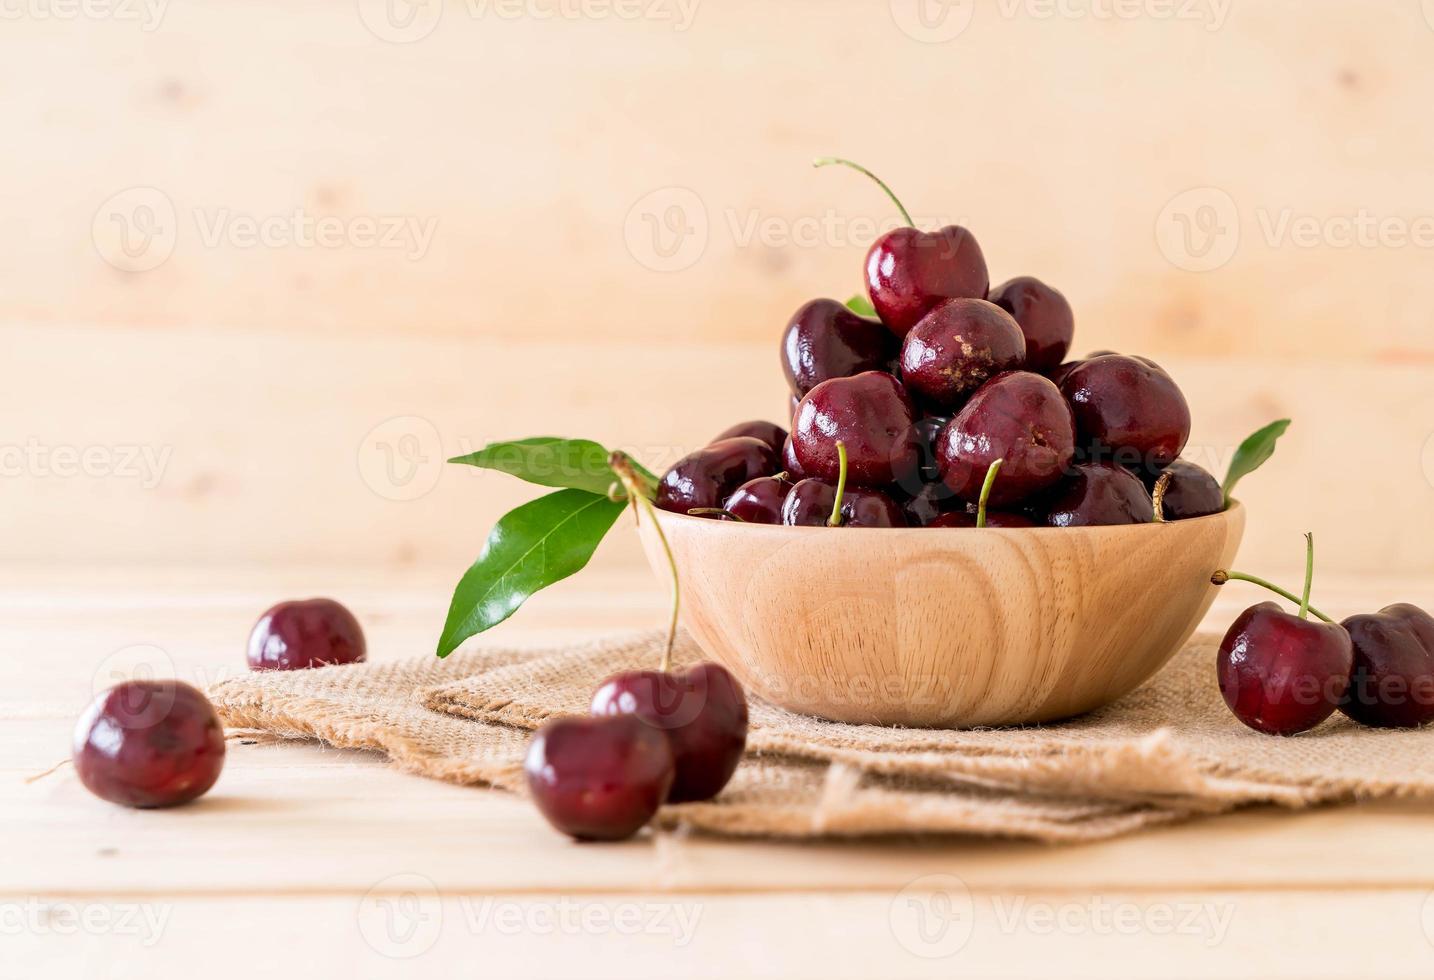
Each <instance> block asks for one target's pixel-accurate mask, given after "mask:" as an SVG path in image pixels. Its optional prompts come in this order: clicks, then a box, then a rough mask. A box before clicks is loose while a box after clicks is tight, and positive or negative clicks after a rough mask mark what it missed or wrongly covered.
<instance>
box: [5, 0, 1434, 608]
mask: <svg viewBox="0 0 1434 980" xmlns="http://www.w3.org/2000/svg"><path fill="white" fill-rule="evenodd" d="M33 6H34V5H30V6H26V7H22V8H17V10H19V12H20V13H19V16H16V17H10V18H8V19H7V21H6V22H5V24H4V25H3V32H0V45H3V48H0V51H3V57H0V120H3V121H4V123H5V133H6V144H7V149H8V151H9V152H6V153H4V154H3V155H0V213H3V215H4V221H5V227H6V231H7V234H5V235H4V236H3V237H0V330H3V334H0V336H3V338H4V340H3V344H4V347H3V352H0V353H3V358H4V360H3V363H4V364H5V365H6V367H7V368H9V371H8V372H7V381H6V385H5V394H4V396H3V397H4V400H5V402H4V403H5V405H6V407H7V409H8V411H6V413H5V419H6V421H7V423H8V424H7V425H6V427H5V432H4V433H3V434H0V453H3V455H0V465H3V474H4V475H5V476H6V477H9V478H8V479H4V480H0V540H3V541H4V550H5V557H6V558H7V559H9V560H12V561H16V562H22V563H35V562H54V563H67V562H74V561H85V562H98V563H104V562H113V563H121V562H127V563H135V562H149V563H156V564H166V563H198V564H206V563H208V564H219V563H231V564H232V563H240V564H242V563H264V564H294V563H304V562H338V563H348V562H353V563H357V564H363V565H369V566H372V567H374V568H376V569H390V570H391V569H393V568H397V567H404V566H410V565H414V564H425V565H427V564H431V565H433V566H435V567H441V568H444V569H449V568H451V569H453V570H454V571H455V572H456V571H457V570H458V569H459V568H461V567H463V566H464V565H465V564H466V563H467V562H468V561H469V560H471V558H472V557H473V555H474V554H475V553H476V551H477V549H478V547H479V545H480V544H481V541H482V539H483V536H484V534H485V533H486V529H487V527H488V526H489V525H490V524H491V522H492V520H493V519H495V518H496V517H497V516H498V515H499V514H500V513H501V512H502V510H503V509H505V508H506V507H508V506H511V505H512V504H514V503H516V502H518V501H519V500H521V499H523V498H524V497H525V496H526V495H527V494H528V491H527V490H526V489H525V488H522V487H521V486H518V485H515V484H513V483H512V482H511V481H507V480H504V479H502V478H499V477H495V476H487V475H481V474H476V473H467V472H460V471H454V472H446V471H445V469H444V467H443V466H442V465H441V464H440V463H439V462H438V460H440V459H441V458H442V456H443V455H445V454H450V453H452V452H455V451H461V450H462V449H463V448H465V447H468V446H470V445H473V444H478V443H481V442H483V441H485V440H487V439H491V438H500V437H508V436H522V435H530V434H537V433H559V434H574V435H587V436H594V437H598V438H603V439H607V440H611V441H613V442H616V443H620V444H623V445H626V446H628V447H629V448H632V449H635V450H636V451H638V452H639V453H641V454H642V455H643V456H644V457H645V458H647V459H649V460H650V461H652V462H654V463H657V464H660V463H661V462H663V461H664V460H669V459H671V458H673V457H675V455H676V454H677V453H678V452H680V451H681V450H683V449H686V448H691V447H693V446H695V445H698V444H700V443H701V442H703V441H705V440H706V439H707V438H708V437H710V435H711V434H713V433H714V432H716V431H717V430H718V429H720V428H722V427H723V426H725V425H726V424H727V423H728V422H730V421H735V420H737V419H740V418H747V417H753V416H769V417H777V416H778V414H779V413H780V412H781V411H782V405H783V391H782V385H781V380H780V377H779V375H778V372H777V365H776V356H775V345H776V337H777V333H778V331H779V330H780V328H781V326H782V324H783V323H784V321H785V318H786V316H787V315H788V314H789V313H790V312H791V310H792V309H794V308H795V307H796V306H797V305H799V304H800V303H801V302H802V301H803V300H805V299H807V298H809V297H811V296H814V295H835V296H844V295H846V294H848V293H850V292H852V291H854V290H855V289H856V288H857V285H858V283H859V279H860V266H861V258H862V256H863V254H864V251H865V247H866V246H867V244H868V243H869V242H870V240H871V238H872V237H873V235H874V234H875V233H876V230H877V229H878V228H880V227H883V224H882V223H884V222H887V223H889V222H890V221H891V220H892V218H893V215H892V212H891V208H890V207H889V205H888V204H887V203H886V202H885V200H884V199H883V198H882V197H881V195H880V194H879V192H878V191H877V190H876V188H874V187H872V186H870V185H868V184H866V183H865V182H864V181H863V180H861V179H860V178H859V177H857V176H856V175H854V174H850V173H846V172H839V171H832V170H828V171H813V170H811V169H810V168H809V166H808V161H809V160H810V159H811V158H812V157H813V156H816V155H819V154H824V153H831V152H839V153H843V154H846V155H849V156H852V157H854V158H856V159H859V160H862V161H864V162H866V163H867V164H869V165H870V166H872V167H873V168H876V169H877V170H878V171H879V172H881V173H882V174H883V175H884V176H885V177H886V178H887V179H888V180H889V181H890V182H891V183H892V184H893V185H894V186H895V187H896V188H897V189H898V190H899V191H900V193H901V194H902V195H903V196H904V197H905V199H906V202H907V203H908V205H909V206H910V207H911V209H912V210H913V212H914V213H916V214H917V215H918V216H919V217H920V218H922V219H923V220H924V221H927V222H930V223H935V222H937V221H948V220H960V221H963V222H966V223H969V224H970V226H971V227H972V228H973V229H975V230H976V232H977V233H978V235H979V237H980V239H981V241H982V243H983V245H984V247H985V250H986V252H987V255H988V258H989V259H990V262H991V267H992V271H993V276H995V277H996V278H1003V277H1005V276H1007V275H1014V274H1020V273H1032V274H1036V275H1039V276H1042V277H1044V278H1046V279H1048V280H1049V281H1050V282H1052V283H1054V284H1056V285H1058V286H1059V287H1060V288H1062V289H1063V290H1065V291H1066V293H1067V294H1068V295H1069V296H1070V298H1071V299H1072V301H1073V303H1074V304H1075V306H1076V310H1077V317H1078V331H1079V339H1078V343H1077V346H1078V348H1079V349H1081V350H1085V349H1090V348H1095V347H1115V348H1119V349H1127V350H1132V351H1142V352H1146V353H1149V354H1151V355H1152V356H1155V357H1157V358H1159V359H1161V360H1162V361H1164V362H1166V363H1167V366H1169V367H1170V368H1171V369H1172V370H1173V371H1174V372H1175V373H1176V375H1177V377H1178V379H1179V380H1180V381H1181V383H1182V384H1183V385H1184V387H1185V389H1186V391H1187V393H1188V395H1189V396H1190V400H1191V402H1192V404H1193V406H1194V408H1195V412H1196V417H1197V426H1196V433H1195V440H1194V441H1195V446H1194V450H1195V451H1196V452H1197V453H1198V454H1199V455H1200V458H1203V459H1205V460H1207V461H1209V462H1211V463H1212V464H1215V463H1217V462H1218V465H1223V462H1224V461H1225V460H1227V459H1228V456H1229V453H1230V451H1231V450H1232V448H1233V446H1234V444H1235V443H1236V442H1237V441H1238V439H1239V438H1240V437H1241V436H1243V435H1244V434H1245V433H1247V432H1248V431H1249V430H1250V429H1252V428H1254V427H1255V426H1256V425H1258V424H1260V423H1262V422H1264V421H1266V420H1268V419H1270V418H1273V417H1276V416H1278V415H1282V414H1289V415H1291V416H1292V417H1294V418H1295V420H1296V427H1295V428H1294V429H1293V430H1292V431H1291V434H1290V436H1289V438H1288V440H1287V442H1286V444H1285V445H1283V446H1282V448H1281V452H1280V454H1279V456H1278V458H1277V460H1276V461H1275V463H1274V464H1272V465H1271V467H1270V469H1269V470H1268V471H1266V472H1263V473H1261V474H1260V475H1259V476H1258V477H1255V478H1252V480H1251V481H1250V482H1249V483H1248V484H1247V489H1246V491H1245V493H1244V496H1245V497H1246V499H1247V501H1248V502H1249V504H1250V505H1251V507H1252V525H1251V529H1250V533H1249V537H1248V539H1247V544H1246V548H1245V551H1244V556H1243V564H1245V565H1247V566H1250V567H1252V568H1255V569H1258V570H1266V571H1272V572H1273V571H1276V570H1283V569H1288V568H1293V567H1294V566H1296V565H1297V564H1298V563H1299V558H1300V553H1299V552H1300V541H1299V538H1298V534H1299V532H1301V531H1303V530H1305V529H1307V528H1313V529H1315V530H1317V531H1318V532H1319V533H1320V539H1321V546H1322V554H1323V556H1324V562H1325V564H1324V566H1323V567H1326V568H1329V569H1332V570H1341V571H1345V572H1352V573H1359V572H1370V571H1385V572H1390V573H1400V572H1411V573H1420V572H1428V571H1429V570H1430V567H1431V566H1430V560H1429V558H1428V554H1427V546H1426V542H1427V541H1428V540H1429V532H1430V531H1431V529H1434V517H1431V514H1434V507H1431V504H1434V443H1431V437H1434V384H1431V382H1434V331H1431V329H1430V326H1431V319H1434V276H1430V275H1429V270H1430V268H1431V256H1434V183H1431V177H1430V174H1431V173H1434V132H1431V130H1430V129H1429V127H1428V126H1426V125H1423V123H1424V122H1425V121H1426V119H1427V106H1428V101H1429V97H1430V95H1431V93H1434V10H1431V9H1430V8H1431V7H1434V4H1430V3H1424V4H1421V3H1420V2H1419V0H1365V2H1361V3H1359V4H1351V3H1343V2H1337V0H1314V2H1308V3H1302V4H1299V5H1298V6H1295V5H1290V4H1286V3H1281V2H1274V0H1250V2H1245V3H1241V4H1238V5H1233V6H1226V5H1224V4H1220V3H1215V2H1214V0H1208V2H1195V3H1191V4H1189V5H1181V4H1174V5H1167V4H1163V3H1158V2H1150V3H1145V4H1136V5H1135V6H1134V7H1125V8H1120V9H1122V10H1124V11H1125V13H1122V14H1110V11H1112V10H1115V9H1116V8H1115V7H1112V6H1110V5H1108V4H1098V3H1094V2H1090V3H1086V2H1078V0H1070V2H1067V3H1064V4H1062V5H1061V6H1059V7H1053V6H1051V5H1048V4H1047V3H1044V2H1042V0H1022V2H1019V3H1017V2H1015V0H983V2H975V0H968V2H966V3H958V4H954V5H952V6H951V7H949V8H943V7H942V6H941V5H940V4H934V5H928V7H927V8H925V12H926V14H927V15H929V16H928V17H927V18H926V20H924V21H923V20H921V19H919V18H918V17H917V16H916V15H917V13H918V12H919V11H918V10H917V7H916V4H915V3H914V2H907V0H890V2H887V0H784V2H780V3H775V2H771V0H699V2H697V3H696V4H695V6H690V7H686V8H684V7H682V6H681V5H679V4H677V3H676V2H675V0H673V2H672V3H670V4H655V3H651V2H649V0H643V2H642V3H639V4H636V5H635V6H623V5H621V4H618V5H616V6H610V5H606V4H600V3H597V2H596V0H585V2H574V3H573V4H571V5H570V6H568V7H566V8H560V7H559V6H558V5H557V4H548V3H544V2H542V0H532V2H529V3H524V4H519V5H517V6H512V5H504V4H502V3H484V2H480V0H472V2H470V3H449V4H447V5H446V6H443V7H442V8H441V9H440V8H438V7H434V6H423V7H415V8H413V10H412V11H410V12H412V13H414V16H415V17H416V18H417V19H416V20H415V21H413V23H412V25H410V26H409V27H406V28H405V27H401V26H395V23H393V22H390V21H389V20H387V19H386V17H385V15H384V13H383V10H384V8H382V7H381V6H379V5H370V4H369V3H368V2H367V0H365V2H363V3H359V4H355V3H353V2H343V0H309V2H307V3H302V4H277V3H260V4H258V5H255V4H244V5H239V4H233V3H228V2H223V0H190V2H186V3H184V4H177V3H176V4H162V3H161V4H159V5H158V6H156V7H152V8H145V7H139V6H136V7H124V8H115V9H114V11H113V12H112V13H111V14H110V15H109V16H102V15H86V16H76V17H68V18H67V17H61V16H48V17H42V16H38V15H37V14H36V13H35V12H34V9H32V8H33ZM619 9H621V10H638V11H639V12H640V13H641V14H642V15H643V16H640V17H638V18H637V19H625V18H624V17H622V16H619V15H618V14H617V13H615V12H614V11H617V10H619ZM564 10H569V11H573V10H575V11H577V15H576V16H567V15H565V14H564V13H563V11H564ZM684 10H685V11H686V12H687V13H690V14H691V19H690V23H689V22H687V21H686V20H684V19H683V18H684V17H685V14H684ZM1051 10H1054V11H1055V12H1054V13H1053V14H1051V15H1050V16H1045V14H1046V13H1048V12H1050V11H1051ZM121 11H123V13H121ZM146 11H152V12H153V17H152V18H151V19H146V18H148V17H150V14H148V13H146ZM545 13H548V14H553V15H552V16H542V15H543V14H545ZM937 14H945V15H949V16H948V17H947V19H945V20H942V19H941V18H940V17H937V16H936V15H937ZM958 29H959V30H958ZM425 31H426V33H424V32H425ZM419 33H422V35H423V36H421V37H413V35H415V34H419ZM396 41H406V43H395V42H396ZM296 215H297V217H296ZM320 222H322V232H321V226H320V224H319V223H320ZM392 229H396V230H397V231H396V234H395V235H390V234H389V231H390V230H392ZM146 233H149V234H148V237H146ZM313 236H318V240H311V239H312V237H313ZM326 236H327V237H326ZM654 236H656V237H654ZM389 238H391V239H392V241H388V240H386V239H389ZM335 243H337V244H335ZM390 246H393V247H390ZM126 247H128V249H129V251H128V252H126V251H125V248H126ZM145 453H148V454H149V455H148V457H146V456H145V455H144V454H145ZM637 555H638V552H637V550H636V548H635V547H634V546H632V544H631V543H630V542H628V541H623V542H620V543H617V544H616V545H615V546H614V548H613V551H612V554H611V555H610V556H608V557H607V558H606V559H605V560H607V561H611V562H636V561H638V560H640V559H638V557H637ZM1410 598H1414V599H1416V600H1417V599H1418V598H1419V597H1410Z"/></svg>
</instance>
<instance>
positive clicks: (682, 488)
mask: <svg viewBox="0 0 1434 980" xmlns="http://www.w3.org/2000/svg"><path fill="white" fill-rule="evenodd" d="M776 471H777V453H776V451H775V450H773V449H772V447H771V446H769V445H767V444H766V443H765V442H763V441H762V440H761V439H753V438H751V437H750V436H737V437H735V438H732V439H722V440H720V441H718V442H714V443H712V445H710V446H707V447H706V448H705V449H699V450H697V451H696V452H695V453H688V454H687V455H686V456H684V457H682V458H681V459H679V460H678V461H677V462H676V463H674V464H673V466H672V469H670V470H668V471H667V472H666V473H664V474H663V476H662V482H661V483H660V484H659V485H658V488H657V506H659V507H661V508H662V509H663V510H670V511H673V512H674V513H678V514H685V513H687V512H688V511H689V510H693V509H695V508H699V507H701V508H716V507H721V506H722V502H723V501H724V500H726V499H727V498H728V497H730V496H731V495H732V491H733V490H736V489H737V488H738V487H740V486H741V485H742V484H744V483H746V482H747V481H748V480H754V479H756V478H757V477H759V476H766V475H768V474H770V473H775V472H776Z"/></svg>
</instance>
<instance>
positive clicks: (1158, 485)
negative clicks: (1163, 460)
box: [1150, 470, 1174, 524]
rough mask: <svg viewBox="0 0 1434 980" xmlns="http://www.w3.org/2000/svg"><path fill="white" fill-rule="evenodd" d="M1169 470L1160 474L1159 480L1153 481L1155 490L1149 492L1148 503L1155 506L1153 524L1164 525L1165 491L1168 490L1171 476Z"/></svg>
mask: <svg viewBox="0 0 1434 980" xmlns="http://www.w3.org/2000/svg"><path fill="white" fill-rule="evenodd" d="M1173 475H1174V474H1172V473H1171V472H1170V471H1169V470H1166V471H1165V472H1164V473H1161V474H1160V479H1158V480H1156V481H1155V489H1153V490H1151V491H1150V502H1151V503H1152V504H1154V505H1155V523H1156V524H1164V523H1165V491H1166V490H1169V489H1170V478H1171V477H1172V476H1173Z"/></svg>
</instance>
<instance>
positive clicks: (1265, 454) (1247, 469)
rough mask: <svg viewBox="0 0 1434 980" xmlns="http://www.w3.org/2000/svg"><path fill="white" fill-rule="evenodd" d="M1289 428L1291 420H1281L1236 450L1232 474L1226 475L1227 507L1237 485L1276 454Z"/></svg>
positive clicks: (1262, 430)
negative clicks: (1282, 437)
mask: <svg viewBox="0 0 1434 980" xmlns="http://www.w3.org/2000/svg"><path fill="white" fill-rule="evenodd" d="M1289 427H1290V420H1289V419H1280V420H1279V421H1278V422H1271V423H1270V424H1269V425H1267V426H1265V427H1264V428H1263V429H1261V430H1260V431H1258V432H1256V433H1255V434H1254V435H1252V436H1250V438H1248V439H1246V440H1245V441H1244V442H1242V443H1240V448H1239V449H1237V450H1235V458H1234V459H1232V460H1230V472H1229V473H1227V474H1226V475H1225V486H1224V489H1225V506H1226V507H1228V506H1230V495H1231V494H1233V493H1234V492H1235V484H1237V483H1239V482H1240V480H1242V479H1243V478H1244V477H1247V476H1249V475H1250V474H1251V473H1253V472H1255V470H1257V469H1259V468H1260V467H1261V466H1264V465H1265V463H1266V461H1267V460H1269V458H1270V457H1271V456H1273V455H1274V454H1275V443H1276V442H1278V441H1279V438H1280V436H1282V435H1284V434H1285V430H1286V429H1288V428H1289Z"/></svg>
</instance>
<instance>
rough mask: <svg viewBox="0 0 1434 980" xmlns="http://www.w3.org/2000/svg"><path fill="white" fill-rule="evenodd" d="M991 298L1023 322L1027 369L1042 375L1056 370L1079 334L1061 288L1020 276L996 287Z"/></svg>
mask: <svg viewBox="0 0 1434 980" xmlns="http://www.w3.org/2000/svg"><path fill="white" fill-rule="evenodd" d="M990 300H991V302H992V303H995V304H996V305H997V306H999V307H1000V308H1001V309H1003V310H1005V311H1006V312H1007V313H1009V314H1011V316H1013V317H1015V320H1016V322H1017V323H1019V324H1020V325H1021V332H1022V333H1023V334H1025V337H1026V370H1027V371H1035V372H1036V373H1038V374H1049V373H1051V372H1052V371H1054V370H1056V368H1057V367H1059V366H1060V363H1061V361H1062V360H1064V359H1065V356H1066V354H1068V353H1069V352H1070V349H1071V340H1072V339H1073V338H1074V337H1075V314H1074V313H1073V312H1072V311H1071V305H1070V303H1068V302H1067V301H1066V298H1065V296H1063V295H1062V294H1061V291H1060V290H1059V289H1055V288H1053V287H1051V286H1047V285H1046V284H1045V283H1043V282H1041V281H1040V280H1039V279H1036V278H1034V277H1032V276H1017V277H1016V278H1015V279H1008V280H1007V281H1005V282H1003V283H1001V285H999V286H997V287H996V288H994V289H992V290H991V296H990Z"/></svg>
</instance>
